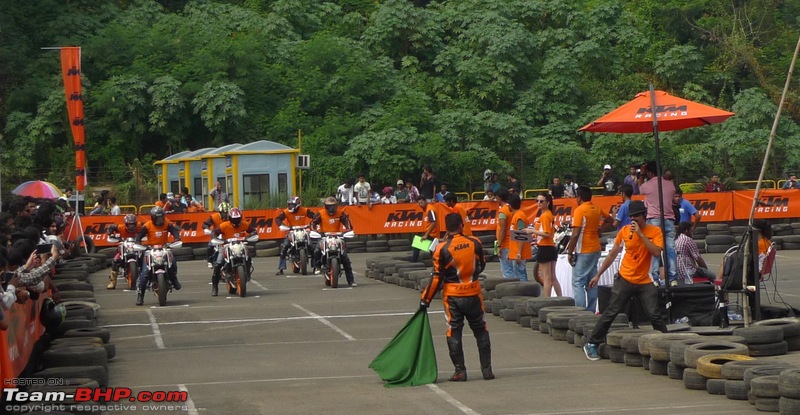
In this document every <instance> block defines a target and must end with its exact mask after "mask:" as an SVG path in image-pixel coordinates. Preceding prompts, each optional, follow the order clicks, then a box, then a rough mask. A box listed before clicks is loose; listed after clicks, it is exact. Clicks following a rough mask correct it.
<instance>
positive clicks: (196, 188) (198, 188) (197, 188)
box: [192, 177, 205, 205]
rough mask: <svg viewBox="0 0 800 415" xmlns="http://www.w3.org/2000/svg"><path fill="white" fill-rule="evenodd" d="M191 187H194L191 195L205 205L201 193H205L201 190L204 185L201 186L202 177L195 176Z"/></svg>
mask: <svg viewBox="0 0 800 415" xmlns="http://www.w3.org/2000/svg"><path fill="white" fill-rule="evenodd" d="M193 187H194V188H193V189H192V190H193V191H194V194H192V197H193V198H194V200H199V201H200V202H201V203H203V204H204V205H205V201H204V200H203V196H205V195H204V194H203V193H205V192H204V191H203V189H204V187H203V178H202V177H195V179H194V186H193Z"/></svg>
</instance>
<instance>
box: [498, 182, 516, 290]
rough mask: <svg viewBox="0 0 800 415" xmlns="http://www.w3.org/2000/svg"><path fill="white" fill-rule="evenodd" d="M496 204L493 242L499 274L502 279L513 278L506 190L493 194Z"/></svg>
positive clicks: (507, 194) (509, 216)
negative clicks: (495, 244)
mask: <svg viewBox="0 0 800 415" xmlns="http://www.w3.org/2000/svg"><path fill="white" fill-rule="evenodd" d="M495 195H496V196H497V203H498V204H499V205H500V208H499V209H497V230H496V231H495V240H496V241H497V242H496V243H497V246H498V251H497V256H498V258H500V272H501V274H502V276H503V278H514V264H513V263H512V261H511V260H509V259H508V243H509V241H510V238H509V232H508V223H509V222H510V221H511V208H509V207H508V196H509V193H508V190H506V189H500V190H498V191H497V193H495Z"/></svg>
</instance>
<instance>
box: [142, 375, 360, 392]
mask: <svg viewBox="0 0 800 415" xmlns="http://www.w3.org/2000/svg"><path fill="white" fill-rule="evenodd" d="M360 378H375V375H354V376H320V377H299V378H281V379H248V380H221V381H214V382H194V383H186V384H185V385H189V386H215V385H225V386H227V385H232V384H243V383H264V382H308V381H319V380H323V381H324V380H348V379H360ZM173 386H175V384H174V383H173V384H171V385H170V384H167V385H137V386H127V387H129V388H131V389H155V388H160V389H163V388H168V387H173Z"/></svg>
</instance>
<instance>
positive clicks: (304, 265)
mask: <svg viewBox="0 0 800 415" xmlns="http://www.w3.org/2000/svg"><path fill="white" fill-rule="evenodd" d="M300 274H302V275H308V252H306V250H305V249H303V250H301V251H300Z"/></svg>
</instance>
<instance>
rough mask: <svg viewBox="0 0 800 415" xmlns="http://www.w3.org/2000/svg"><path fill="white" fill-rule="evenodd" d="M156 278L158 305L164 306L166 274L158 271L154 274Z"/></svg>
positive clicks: (165, 300)
mask: <svg viewBox="0 0 800 415" xmlns="http://www.w3.org/2000/svg"><path fill="white" fill-rule="evenodd" d="M156 280H157V281H158V289H157V290H156V295H157V296H158V305H159V306H161V307H164V306H165V305H167V274H166V273H163V272H161V273H159V274H158V275H157V276H156Z"/></svg>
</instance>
